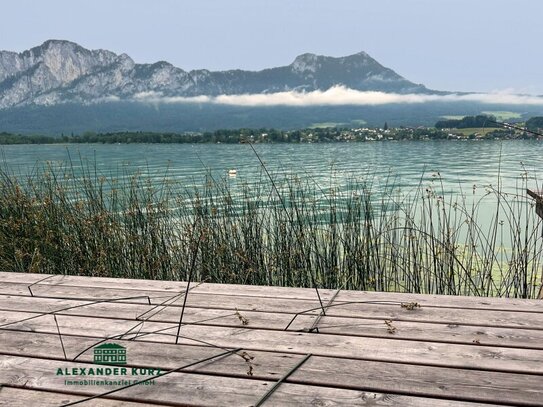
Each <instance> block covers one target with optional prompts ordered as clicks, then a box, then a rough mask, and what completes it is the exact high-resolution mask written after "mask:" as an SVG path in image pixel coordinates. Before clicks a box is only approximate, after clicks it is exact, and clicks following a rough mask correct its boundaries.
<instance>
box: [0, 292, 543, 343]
mask: <svg viewBox="0 0 543 407" xmlns="http://www.w3.org/2000/svg"><path fill="white" fill-rule="evenodd" d="M85 304H87V303H86V302H84V301H76V300H61V299H55V298H36V297H33V298H32V297H17V296H15V297H10V296H2V295H0V310H5V311H25V312H44V311H49V312H52V311H55V310H62V309H64V308H68V307H74V306H77V307H78V308H73V309H67V310H65V311H58V314H60V315H78V316H94V317H106V318H120V319H135V318H136V317H137V316H139V315H143V316H144V317H145V318H149V321H156V322H170V323H176V322H178V321H179V315H180V309H179V307H177V306H173V307H165V308H163V307H160V308H156V309H155V308H154V306H150V305H144V304H127V303H117V304H112V303H98V304H92V305H85ZM158 311H160V312H158ZM155 312H158V313H156V314H155V315H153V313H155ZM292 317H293V316H292V315H287V314H275V313H267V312H254V311H240V312H238V313H237V314H236V312H235V311H232V310H210V309H205V308H187V309H186V311H185V315H184V321H185V322H186V323H190V324H201V325H216V326H231V327H239V326H244V327H246V328H259V329H276V330H284V329H285V328H286V327H287V325H288V324H289V322H290V321H291V320H292ZM315 318H316V317H315V316H314V315H301V316H299V317H297V318H296V319H295V322H294V323H293V324H292V325H291V326H290V328H289V329H290V330H304V329H306V330H307V329H309V328H311V327H312V326H313V323H314V321H315ZM243 321H245V322H246V323H247V325H243ZM388 324H390V325H387V323H385V319H382V320H376V319H364V318H348V317H330V316H326V317H322V318H321V319H320V321H319V323H318V329H319V332H320V333H335V334H343V335H353V336H369V337H384V338H387V339H413V340H424V341H432V342H447V343H464V344H472V343H477V344H481V345H486V346H507V347H519V348H531V349H543V330H531V329H514V328H495V327H481V326H472V325H459V324H434V323H426V322H424V323H419V322H405V321H396V320H394V321H391V322H389V323H388Z"/></svg>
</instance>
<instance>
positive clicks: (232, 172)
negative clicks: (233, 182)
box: [228, 170, 238, 177]
mask: <svg viewBox="0 0 543 407" xmlns="http://www.w3.org/2000/svg"><path fill="white" fill-rule="evenodd" d="M228 175H229V176H230V177H235V176H236V175H238V170H228Z"/></svg>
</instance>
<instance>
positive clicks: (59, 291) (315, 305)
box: [21, 284, 543, 329]
mask: <svg viewBox="0 0 543 407" xmlns="http://www.w3.org/2000/svg"><path fill="white" fill-rule="evenodd" d="M27 291H28V290H27ZM32 291H33V293H34V295H36V296H43V297H49V298H66V299H95V300H105V299H115V298H118V299H123V298H128V296H127V291H126V290H119V289H106V288H94V287H75V286H54V285H42V284H37V285H35V286H33V287H32ZM21 292H24V289H22V288H21ZM128 292H129V293H130V294H131V295H133V296H137V298H132V299H125V300H121V301H117V302H132V303H146V302H148V301H149V300H148V298H147V297H146V296H147V295H153V294H152V293H151V292H149V291H138V290H130V291H128ZM23 295H27V294H23ZM149 298H150V301H151V303H152V304H160V303H162V302H164V301H165V300H167V299H168V298H171V296H170V294H167V295H166V294H164V295H160V296H158V297H157V296H154V297H149ZM183 301H184V298H182V297H179V298H178V299H177V300H176V301H174V302H172V305H176V304H177V305H181V304H182V303H183ZM187 305H188V306H190V307H199V308H215V309H229V310H236V309H239V310H245V311H261V312H274V313H292V314H295V313H300V312H306V311H309V310H312V311H310V313H313V314H315V313H319V312H320V308H319V307H320V303H319V301H318V300H317V298H315V299H314V300H312V301H311V300H287V299H276V298H264V297H244V296H236V295H229V296H220V297H216V296H214V295H212V294H199V293H196V292H194V293H193V292H191V293H189V296H188V300H187ZM541 306H542V308H543V302H542V303H541ZM326 314H327V315H329V316H348V317H353V318H370V319H380V320H383V319H388V320H398V321H415V322H434V323H442V324H461V325H478V326H494V327H504V328H530V329H543V313H532V312H513V311H494V310H484V311H483V310H475V309H464V310H461V311H460V310H459V309H451V308H437V307H425V306H422V307H421V308H417V309H414V310H408V309H405V308H403V307H401V306H400V303H394V304H390V302H389V303H388V304H368V303H342V302H340V301H339V300H337V299H336V300H334V302H333V306H332V307H330V308H328V309H327V311H326Z"/></svg>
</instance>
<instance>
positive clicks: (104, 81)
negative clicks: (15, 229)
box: [0, 40, 543, 134]
mask: <svg viewBox="0 0 543 407" xmlns="http://www.w3.org/2000/svg"><path fill="white" fill-rule="evenodd" d="M338 89H339V90H340V92H339V93H338V92H336V93H334V92H335V91H337V90H338ZM365 91H376V92H380V93H379V94H378V95H377V96H376V97H378V98H381V97H383V95H385V96H386V97H392V99H391V100H390V101H387V102H386V103H382V102H379V103H372V102H371V101H370V102H368V103H366V102H363V103H359V102H357V101H356V100H355V101H354V102H353V100H354V99H356V98H360V97H364V98H365V97H374V96H375V95H373V96H371V95H370V96H368V93H367V92H365ZM327 92H328V93H327ZM323 94H325V96H326V97H327V98H329V99H330V98H332V99H333V103H328V102H327V103H321V101H322V98H321V99H318V97H321V96H322V95H323ZM353 94H354V99H353V98H352V97H351V96H352V95H353ZM255 95H256V97H257V99H258V101H259V103H253V101H254V100H255V99H254V97H255ZM278 95H279V96H280V97H279V99H278ZM300 95H302V96H303V98H304V101H307V100H309V102H310V103H306V102H304V103H298V101H299V99H300ZM319 95H320V96H319ZM398 95H399V96H398ZM314 96H316V97H317V99H315V98H314ZM442 96H443V97H442ZM457 96H458V94H457V93H455V94H453V93H451V92H444V91H436V90H432V89H428V88H426V87H425V86H424V85H422V84H416V83H413V82H411V81H409V80H408V79H406V78H404V77H402V76H401V75H399V74H398V73H396V72H394V71H393V70H392V69H390V68H387V67H385V66H383V65H381V64H380V63H379V62H377V61H376V60H375V59H373V58H372V57H371V56H369V55H368V54H367V53H365V52H359V53H357V54H354V55H349V56H345V57H339V58H336V57H330V56H322V55H315V54H310V53H306V54H302V55H300V56H298V57H296V58H295V59H294V61H293V62H292V63H291V64H289V65H286V66H281V67H275V68H269V69H264V70H261V71H246V70H240V69H235V70H228V71H209V70H206V69H198V70H191V71H186V70H183V69H181V68H178V67H175V66H173V65H172V64H170V63H168V62H165V61H159V62H156V63H153V64H138V63H136V62H134V61H133V60H132V58H130V56H128V55H127V54H116V53H114V52H111V51H107V50H102V49H99V50H89V49H86V48H84V47H82V46H80V45H78V44H76V43H74V42H70V41H63V40H48V41H45V42H44V43H43V44H41V45H40V46H37V47H34V48H31V49H29V50H26V51H24V52H20V53H18V52H11V51H0V132H2V131H8V132H19V133H41V134H61V133H69V132H73V133H81V132H85V131H100V132H106V131H124V130H128V131H137V130H145V131H175V132H179V131H206V130H214V129H219V128H241V127H251V128H256V127H259V128H262V127H275V128H282V129H286V128H300V127H308V126H323V125H326V126H327V125H331V126H349V127H352V126H360V125H361V124H364V125H369V126H377V125H383V123H384V122H385V121H387V122H388V124H389V125H393V126H398V125H409V126H415V125H433V124H434V123H435V122H436V121H437V120H439V119H440V118H441V117H442V116H450V115H470V114H478V113H481V111H489V110H497V111H504V110H506V111H511V112H516V113H515V114H516V116H517V117H519V116H522V117H530V116H531V115H541V114H542V113H543V111H542V109H543V104H537V103H536V104H533V103H532V104H522V103H518V102H515V103H513V104H507V103H505V102H503V101H501V102H496V103H494V102H493V100H492V98H491V101H490V102H488V101H483V102H480V101H477V100H474V99H470V98H469V97H468V98H464V99H459V98H457ZM350 97H351V98H350ZM284 98H287V99H289V98H290V99H289V100H291V101H292V100H294V102H293V103H290V104H288V103H287V104H285V103H283V102H282V101H283V100H285V99H284ZM349 98H350V99H349ZM401 98H403V99H401ZM270 99H271V100H273V101H274V102H273V103H268V101H269V100H270ZM329 99H327V100H329ZM398 99H401V101H398ZM225 100H226V102H224V101H225ZM277 100H279V103H277ZM240 101H241V103H240Z"/></svg>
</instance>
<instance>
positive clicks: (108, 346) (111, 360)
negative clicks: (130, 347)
mask: <svg viewBox="0 0 543 407" xmlns="http://www.w3.org/2000/svg"><path fill="white" fill-rule="evenodd" d="M94 363H98V364H100V365H126V349H125V347H124V346H121V345H118V344H116V343H104V344H103V345H98V346H95V347H94Z"/></svg>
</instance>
